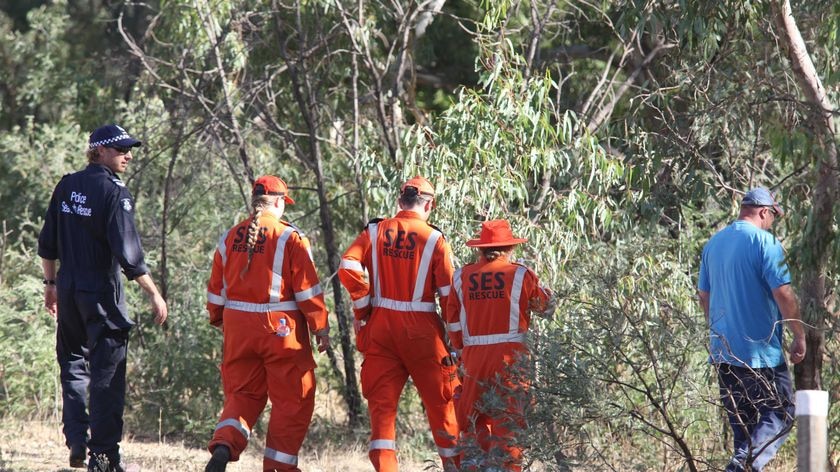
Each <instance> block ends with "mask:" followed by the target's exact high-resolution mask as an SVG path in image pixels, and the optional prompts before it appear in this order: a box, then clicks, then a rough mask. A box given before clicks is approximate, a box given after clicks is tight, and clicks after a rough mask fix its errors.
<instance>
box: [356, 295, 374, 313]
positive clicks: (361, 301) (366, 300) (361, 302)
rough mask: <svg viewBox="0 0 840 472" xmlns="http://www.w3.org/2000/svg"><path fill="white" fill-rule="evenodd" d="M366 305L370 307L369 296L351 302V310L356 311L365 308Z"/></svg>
mask: <svg viewBox="0 0 840 472" xmlns="http://www.w3.org/2000/svg"><path fill="white" fill-rule="evenodd" d="M368 305H370V295H365V296H364V297H362V298H360V299H358V300H353V308H355V309H357V310H361V309H362V308H366V307H367V306H368Z"/></svg>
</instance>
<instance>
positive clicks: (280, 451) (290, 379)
mask: <svg viewBox="0 0 840 472" xmlns="http://www.w3.org/2000/svg"><path fill="white" fill-rule="evenodd" d="M287 203H288V204H294V200H292V198H291V197H290V196H289V190H288V187H287V186H286V183H285V182H284V181H283V180H281V179H279V178H277V177H274V176H271V175H266V176H263V177H260V178H259V179H257V180H256V181H255V182H254V187H253V191H252V193H251V207H252V208H253V214H252V215H251V217H249V218H248V219H246V220H244V221H242V222H240V223H239V224H237V225H236V226H234V227H233V228H231V229H230V230H228V231H227V232H225V233H224V234H223V235H222V237H221V238H220V239H219V246H218V249H217V250H216V253H215V255H214V256H213V271H212V273H211V275H210V281H209V282H208V284H207V310H208V311H209V312H210V324H212V325H213V326H217V327H219V328H221V329H222V332H223V333H224V352H223V356H224V357H223V361H222V384H223V386H224V393H225V405H224V410H223V411H222V415H221V418H220V419H219V423H218V424H217V425H216V430H215V432H214V433H213V439H212V440H211V441H210V444H209V446H208V449H209V450H210V452H212V457H211V459H210V461H209V462H208V463H207V467H206V468H205V471H206V472H223V471H224V470H225V467H226V465H227V463H228V461H236V460H238V459H239V455H240V454H241V453H242V451H243V450H244V449H245V447H246V446H247V444H248V437H249V435H250V434H251V428H252V427H253V425H254V423H256V421H257V417H258V416H259V415H260V413H262V410H263V408H264V407H265V404H266V400H269V399H270V400H271V404H272V409H271V418H270V419H269V422H268V432H267V433H266V445H265V455H264V458H263V470H264V471H280V470H283V471H287V470H291V471H299V470H300V469H299V468H298V467H297V463H298V457H297V454H298V451H299V450H300V446H301V444H302V443H303V438H304V436H306V431H307V430H308V429H309V423H310V421H311V420H312V412H313V410H314V407H315V373H314V370H315V360H314V359H313V357H312V347H311V345H310V341H309V332H310V331H312V332H313V333H314V334H315V336H316V338H317V341H318V351H319V352H323V351H324V350H325V349H326V348H327V347H328V346H329V343H330V341H329V337H328V335H329V324H328V323H327V309H326V307H325V305H324V295H323V294H322V293H321V285H320V283H319V281H318V275H317V274H316V272H315V264H314V263H313V262H312V256H311V251H310V248H309V242H308V240H307V239H306V238H305V237H304V236H303V235H302V234H301V231H300V230H299V229H297V228H296V227H295V226H293V225H292V224H291V223H287V222H285V221H283V220H281V219H280V217H281V216H282V215H283V211H284V210H285V208H286V204H287Z"/></svg>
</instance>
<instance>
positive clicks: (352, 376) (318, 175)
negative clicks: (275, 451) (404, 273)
mask: <svg viewBox="0 0 840 472" xmlns="http://www.w3.org/2000/svg"><path fill="white" fill-rule="evenodd" d="M275 7H276V5H275ZM278 10H279V8H278ZM299 11H300V10H299V9H298V12H299ZM276 21H277V30H278V31H283V30H284V28H283V24H282V23H281V21H280V19H279V18H276ZM296 36H297V37H300V41H301V42H305V41H306V34H305V31H303V26H302V24H301V21H300V19H298V30H297V31H296ZM303 49H304V48H300V50H303ZM280 55H281V56H282V57H283V59H284V61H285V62H286V64H287V65H288V71H289V78H290V79H291V82H292V84H291V85H292V86H291V90H292V94H293V95H294V97H295V102H296V103H297V105H298V110H299V111H300V114H301V117H302V118H303V122H304V124H305V126H306V140H307V142H306V146H305V147H304V146H295V150H296V152H297V153H300V154H302V155H299V156H298V158H299V159H300V160H301V161H302V162H304V163H305V164H306V165H307V167H308V168H309V169H310V170H311V171H312V172H313V174H314V176H315V181H316V185H317V190H318V203H319V216H320V219H321V231H322V232H323V235H324V249H326V251H327V268H328V271H329V273H330V274H334V273H336V272H338V266H339V264H340V259H341V254H340V252H339V250H338V247H337V245H336V236H335V227H334V225H333V216H332V212H331V211H330V202H329V198H328V196H327V188H326V182H325V181H324V174H323V168H322V153H321V147H320V143H319V141H318V133H319V125H318V121H317V114H318V108H319V104H318V102H317V99H316V96H315V95H316V92H315V91H314V87H313V85H312V83H311V77H310V76H309V75H308V73H307V71H306V70H305V69H303V65H304V58H303V57H298V58H295V59H292V58H290V57H289V55H288V53H287V51H286V47H285V45H284V44H281V45H280ZM332 288H333V300H334V304H335V312H336V318H337V322H338V331H339V337H340V344H341V352H342V355H343V357H344V390H343V392H342V393H343V395H344V400H345V402H346V403H347V416H348V422H349V426H350V428H351V429H352V428H355V427H357V426H358V425H359V424H360V423H361V421H362V400H361V395H360V393H359V388H358V386H357V383H356V364H355V356H354V351H355V347H354V346H353V344H352V342H351V339H350V323H349V316H348V307H347V306H346V305H345V303H344V297H343V296H342V293H343V290H344V289H343V287H342V286H341V281H340V280H339V279H338V277H333V278H332Z"/></svg>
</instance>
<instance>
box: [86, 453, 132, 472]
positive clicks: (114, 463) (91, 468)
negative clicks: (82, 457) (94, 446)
mask: <svg viewBox="0 0 840 472" xmlns="http://www.w3.org/2000/svg"><path fill="white" fill-rule="evenodd" d="M88 472H125V469H124V468H123V466H122V463H121V462H120V458H119V456H117V457H108V456H107V455H105V454H91V456H90V462H88Z"/></svg>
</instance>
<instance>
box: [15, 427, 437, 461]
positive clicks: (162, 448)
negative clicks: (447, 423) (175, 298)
mask: <svg viewBox="0 0 840 472" xmlns="http://www.w3.org/2000/svg"><path fill="white" fill-rule="evenodd" d="M121 449H122V455H123V461H124V462H125V463H127V464H132V463H133V464H137V465H139V466H140V470H141V471H142V472H202V471H203V470H204V466H205V465H206V464H207V460H208V459H209V458H210V454H209V453H208V452H207V451H206V450H203V449H197V448H191V447H185V446H184V445H183V444H170V443H157V442H140V441H134V440H132V439H131V438H130V437H129V438H126V439H125V440H124V441H123V442H122V443H121ZM68 454H69V451H68V450H67V447H66V446H65V445H64V437H63V436H62V434H61V425H60V424H58V423H57V422H56V423H52V422H25V423H24V422H15V421H13V420H10V419H9V418H5V419H2V421H0V472H77V471H78V472H83V471H84V469H70V468H68V463H67V460H68ZM401 465H402V467H401V468H400V470H404V471H406V472H415V471H416V472H421V471H423V470H425V467H426V466H425V465H423V464H411V463H406V462H405V461H402V463H401ZM299 466H300V468H301V470H303V471H305V472H362V471H365V472H369V471H372V470H373V467H372V466H371V465H370V462H368V458H367V451H366V450H362V447H361V446H360V447H355V448H349V449H348V448H347V447H341V446H335V445H331V446H327V447H325V448H323V449H322V450H319V451H312V450H309V451H303V452H302V453H301V455H300V462H299ZM261 470H262V449H261V448H257V447H251V446H249V447H248V449H246V450H245V453H244V454H243V456H242V458H241V459H240V461H239V462H231V463H230V464H229V465H228V467H227V472H259V471H261Z"/></svg>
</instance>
